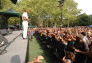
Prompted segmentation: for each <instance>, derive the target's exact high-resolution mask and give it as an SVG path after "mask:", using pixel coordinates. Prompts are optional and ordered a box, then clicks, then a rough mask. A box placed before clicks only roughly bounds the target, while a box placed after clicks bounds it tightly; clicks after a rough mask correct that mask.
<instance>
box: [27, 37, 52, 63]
mask: <svg viewBox="0 0 92 63" xmlns="http://www.w3.org/2000/svg"><path fill="white" fill-rule="evenodd" d="M27 55H28V56H27V62H29V61H32V60H33V59H34V58H36V57H37V56H39V55H42V56H43V57H44V60H43V63H53V62H52V61H53V59H52V58H51V54H49V53H48V51H46V50H44V49H43V48H42V46H41V45H40V43H39V42H38V41H37V40H36V38H35V37H33V39H32V40H29V46H28V54H27Z"/></svg>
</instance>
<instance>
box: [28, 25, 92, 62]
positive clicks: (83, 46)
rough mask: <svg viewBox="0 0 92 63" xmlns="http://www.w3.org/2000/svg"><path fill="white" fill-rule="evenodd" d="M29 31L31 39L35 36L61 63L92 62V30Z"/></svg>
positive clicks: (68, 28) (81, 28)
mask: <svg viewBox="0 0 92 63" xmlns="http://www.w3.org/2000/svg"><path fill="white" fill-rule="evenodd" d="M28 31H29V33H28V34H29V35H30V37H31V38H32V36H33V34H34V35H35V36H36V38H37V40H39V41H40V42H41V43H42V45H43V46H44V47H46V48H47V49H48V50H50V51H51V52H52V54H53V55H55V56H56V57H57V58H58V59H59V60H60V61H61V63H62V62H63V63H91V62H92V28H89V27H86V26H77V27H66V28H31V29H29V30H28Z"/></svg>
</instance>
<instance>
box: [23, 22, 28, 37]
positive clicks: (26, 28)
mask: <svg viewBox="0 0 92 63" xmlns="http://www.w3.org/2000/svg"><path fill="white" fill-rule="evenodd" d="M22 27H23V38H27V30H28V21H23V22H22Z"/></svg>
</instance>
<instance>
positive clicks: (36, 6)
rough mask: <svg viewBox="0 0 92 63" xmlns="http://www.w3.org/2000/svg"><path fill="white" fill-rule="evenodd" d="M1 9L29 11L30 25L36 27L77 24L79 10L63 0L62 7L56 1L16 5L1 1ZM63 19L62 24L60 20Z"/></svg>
mask: <svg viewBox="0 0 92 63" xmlns="http://www.w3.org/2000/svg"><path fill="white" fill-rule="evenodd" d="M3 5H4V6H3V9H2V10H5V9H8V8H13V9H14V10H16V11H18V12H20V13H21V14H22V13H23V9H27V10H28V11H29V13H28V14H29V16H30V18H31V21H30V23H31V24H32V25H37V26H44V27H48V26H52V27H53V26H60V25H62V24H63V25H67V26H69V25H73V24H74V23H77V20H76V19H77V16H78V15H79V14H80V9H77V5H78V4H77V3H76V2H74V0H65V1H64V5H63V7H61V6H60V4H59V2H58V0H21V1H20V2H18V3H17V4H16V5H15V4H13V3H12V2H11V1H10V0H3ZM61 16H62V17H63V22H62V21H61V18H62V17H61Z"/></svg>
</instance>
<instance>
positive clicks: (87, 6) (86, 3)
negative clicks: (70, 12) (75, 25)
mask: <svg viewBox="0 0 92 63" xmlns="http://www.w3.org/2000/svg"><path fill="white" fill-rule="evenodd" d="M74 1H75V2H77V3H78V9H82V13H86V14H88V15H90V14H92V0H74Z"/></svg>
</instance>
